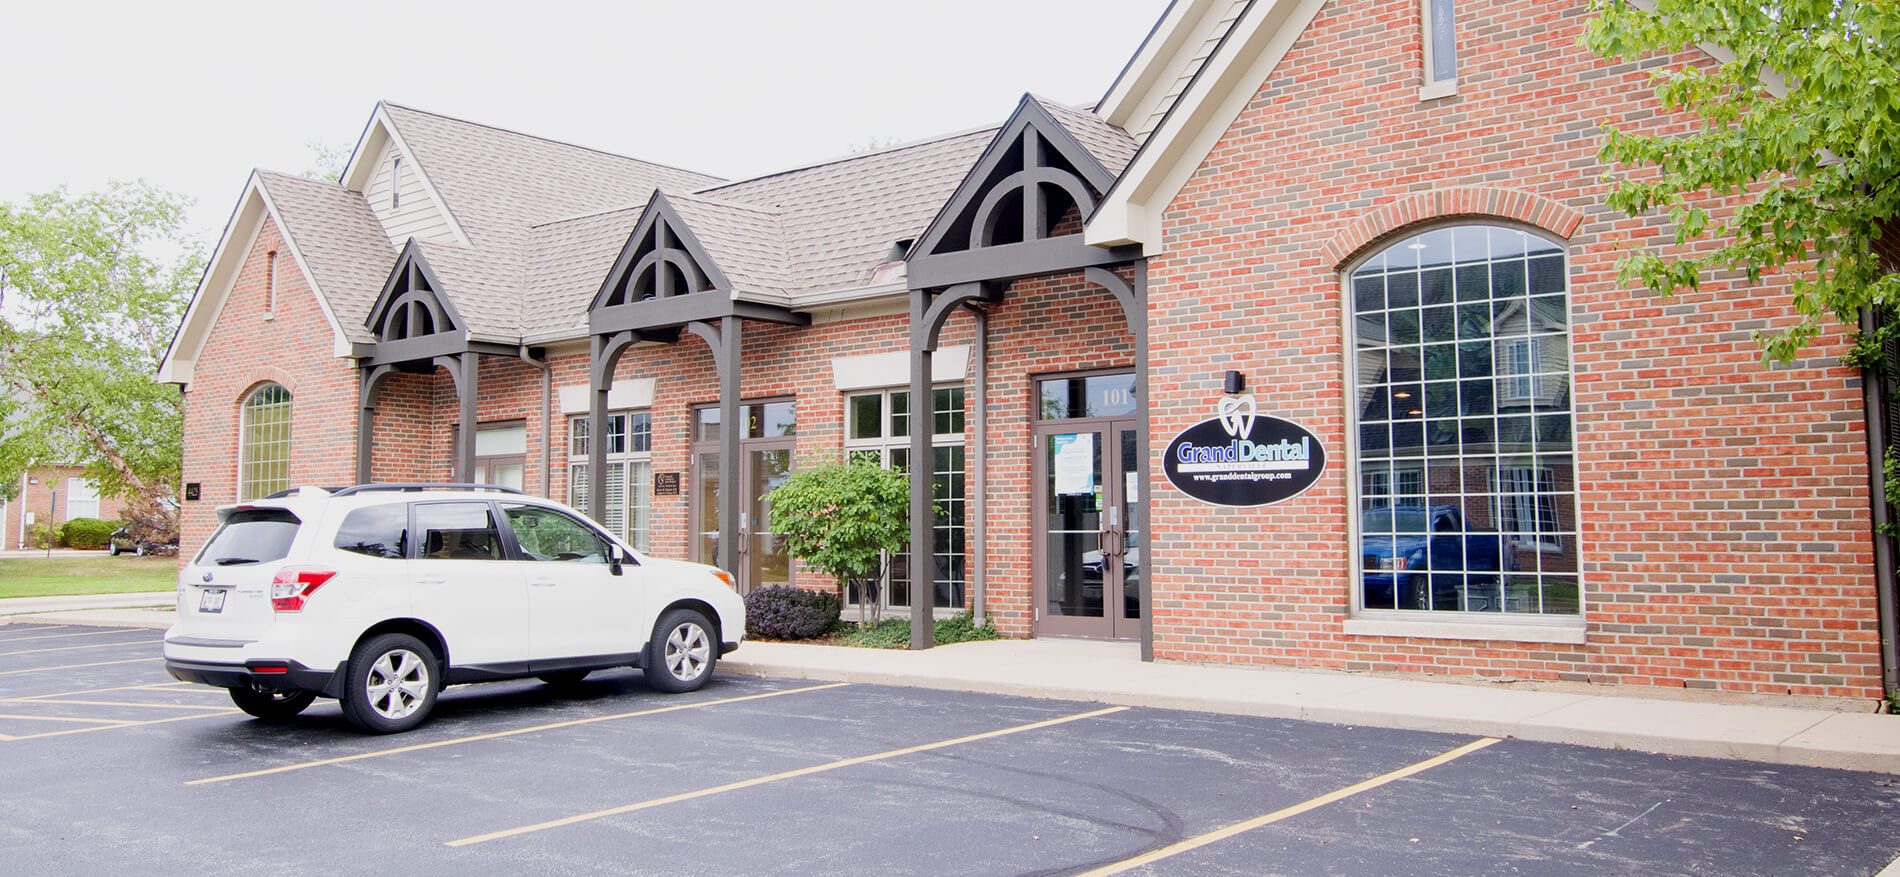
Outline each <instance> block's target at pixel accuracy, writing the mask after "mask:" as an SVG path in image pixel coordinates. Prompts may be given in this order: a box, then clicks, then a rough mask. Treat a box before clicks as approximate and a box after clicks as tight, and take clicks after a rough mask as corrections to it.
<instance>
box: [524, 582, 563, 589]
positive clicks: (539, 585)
mask: <svg viewBox="0 0 1900 877" xmlns="http://www.w3.org/2000/svg"><path fill="white" fill-rule="evenodd" d="M528 584H529V585H532V586H534V587H537V588H552V587H554V586H555V585H558V584H560V582H550V581H539V582H529V583H528Z"/></svg>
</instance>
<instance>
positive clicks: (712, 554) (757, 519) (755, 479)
mask: <svg viewBox="0 0 1900 877" xmlns="http://www.w3.org/2000/svg"><path fill="white" fill-rule="evenodd" d="M794 441H795V440H794V439H789V438H785V439H742V440H741V441H740V442H739V471H738V473H737V474H738V476H739V484H738V487H739V489H740V494H739V522H738V523H739V527H738V530H739V532H738V543H739V544H738V549H739V550H738V552H737V555H738V556H737V558H736V559H735V561H734V563H733V566H734V567H736V568H735V569H733V570H730V572H732V573H733V575H735V576H736V577H737V578H738V582H737V585H738V589H739V592H740V593H742V594H744V593H750V592H751V591H753V590H755V589H757V588H763V587H766V586H767V585H789V584H791V582H792V561H791V556H790V555H789V554H787V553H786V551H785V543H784V539H783V538H782V537H781V536H779V534H778V533H777V532H775V531H774V530H773V527H772V491H773V490H775V489H777V488H778V486H779V485H780V484H784V483H785V479H786V478H789V477H791V474H792V449H793V443H794ZM694 468H695V470H696V471H697V474H698V477H697V478H695V479H694V481H695V482H696V484H697V485H698V486H697V487H696V488H695V489H696V491H697V493H696V495H695V498H694V501H695V503H696V504H697V506H698V510H697V515H698V519H699V525H698V528H697V529H698V531H699V532H698V537H699V538H698V543H699V544H698V546H697V550H698V559H699V560H700V562H702V563H718V562H719V490H720V486H721V485H720V480H721V478H720V476H721V474H722V472H723V470H722V469H721V467H720V465H719V452H717V451H700V452H699V453H697V454H695V465H694Z"/></svg>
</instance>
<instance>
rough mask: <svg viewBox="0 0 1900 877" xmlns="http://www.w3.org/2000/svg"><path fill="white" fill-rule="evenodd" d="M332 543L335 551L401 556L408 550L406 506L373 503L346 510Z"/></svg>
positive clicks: (400, 557)
mask: <svg viewBox="0 0 1900 877" xmlns="http://www.w3.org/2000/svg"><path fill="white" fill-rule="evenodd" d="M335 545H336V547H337V549H338V550H339V551H349V552H354V553H356V554H365V555H368V556H370V557H385V558H389V559H391V560H400V559H402V557H403V556H404V555H406V554H407V553H408V551H409V506H408V505H406V504H401V503H398V504H394V505H377V506H369V507H368V508H360V509H357V510H355V511H353V512H350V513H349V515H347V516H345V517H344V518H343V525H342V526H340V527H338V528H337V530H336V543H335Z"/></svg>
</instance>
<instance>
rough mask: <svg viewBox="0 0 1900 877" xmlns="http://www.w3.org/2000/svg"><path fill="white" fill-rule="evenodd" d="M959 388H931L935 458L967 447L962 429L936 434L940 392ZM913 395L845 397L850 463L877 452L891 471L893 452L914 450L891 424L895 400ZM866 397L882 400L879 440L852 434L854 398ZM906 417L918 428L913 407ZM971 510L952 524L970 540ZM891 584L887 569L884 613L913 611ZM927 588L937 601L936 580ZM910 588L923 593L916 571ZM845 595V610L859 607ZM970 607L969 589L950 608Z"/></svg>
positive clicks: (856, 393)
mask: <svg viewBox="0 0 1900 877" xmlns="http://www.w3.org/2000/svg"><path fill="white" fill-rule="evenodd" d="M955 389H963V382H961V381H950V382H946V383H940V384H932V385H931V387H930V395H931V406H930V411H929V412H928V414H927V415H926V416H928V417H929V419H930V425H931V428H932V432H931V434H930V446H931V448H932V450H933V456H934V450H935V449H936V448H944V447H962V446H963V430H958V431H956V432H936V431H935V428H936V424H937V412H936V395H937V391H938V390H955ZM909 394H910V388H909V387H886V388H882V389H865V390H852V391H849V392H846V393H845V394H844V424H843V426H844V435H845V441H844V454H845V459H846V460H850V459H852V458H853V457H854V456H855V455H857V454H861V453H873V452H874V453H876V454H877V461H878V465H880V466H882V467H884V468H886V469H889V468H890V467H891V451H893V450H906V451H907V450H909V449H910V436H909V435H901V436H900V435H897V434H896V431H895V429H894V428H893V427H892V425H891V422H892V411H891V398H892V397H893V396H897V395H904V396H908V395H909ZM864 396H876V397H878V406H879V407H878V417H879V423H878V435H877V436H875V437H870V438H852V437H851V433H852V429H851V427H852V423H851V401H852V400H853V399H857V398H860V397H864ZM964 404H966V405H967V404H969V398H968V395H967V394H966V395H965V398H964ZM906 416H907V417H909V418H910V421H911V424H912V427H913V428H915V425H916V423H917V419H918V416H919V414H918V412H917V411H916V410H915V409H914V408H913V409H912V410H911V411H910V412H909V413H908V414H907V415H906ZM966 425H967V422H966ZM966 459H967V458H966ZM932 462H933V465H932V473H931V477H932V479H933V481H934V479H935V477H936V473H935V466H934V460H933V461H932ZM965 501H966V503H967V501H968V495H967V485H966V495H965ZM968 511H969V509H968V506H967V504H966V505H965V508H964V513H965V516H964V519H963V521H962V522H961V523H959V524H953V525H952V526H955V527H959V528H961V529H963V530H964V531H965V535H966V537H967V535H968V532H969V529H970V524H969V518H968ZM934 565H935V564H934V563H933V564H931V566H932V567H934ZM890 584H891V583H890V571H889V569H888V567H887V568H886V570H885V575H884V582H883V585H882V587H880V588H879V589H878V593H879V595H880V598H881V600H882V602H883V604H884V607H883V608H884V610H885V611H892V610H900V609H907V608H909V606H910V604H909V603H895V602H892V600H891V587H890ZM965 584H966V585H967V584H968V582H967V580H966V581H965ZM925 585H926V586H927V587H928V589H929V592H930V593H931V594H932V596H933V602H934V595H935V594H936V585H937V583H936V581H935V580H934V579H933V580H932V581H929V582H927V583H925ZM910 588H911V592H912V593H913V594H914V593H916V592H917V591H918V590H919V584H918V580H917V575H916V571H915V570H913V571H912V574H911V583H910ZM843 595H844V597H845V607H846V608H847V609H856V608H858V604H857V602H856V601H854V600H851V599H850V597H851V593H850V590H849V589H848V588H847V589H844V591H843ZM968 606H969V596H968V591H967V590H966V591H965V595H964V605H961V606H951V607H948V608H949V609H951V610H952V611H962V610H964V609H966V608H968ZM937 608H944V607H937Z"/></svg>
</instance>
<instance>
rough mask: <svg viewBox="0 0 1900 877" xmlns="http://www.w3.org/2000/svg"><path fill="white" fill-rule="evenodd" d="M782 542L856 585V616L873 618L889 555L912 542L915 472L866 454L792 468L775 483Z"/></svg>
mask: <svg viewBox="0 0 1900 877" xmlns="http://www.w3.org/2000/svg"><path fill="white" fill-rule="evenodd" d="M772 526H773V528H774V530H775V532H777V533H778V534H779V536H780V537H781V538H782V539H784V540H785V550H786V551H788V552H790V553H791V555H792V556H793V557H796V558H798V559H800V560H803V561H805V562H806V563H808V564H810V565H811V566H813V567H814V568H816V569H817V570H818V571H819V572H822V573H825V574H827V575H829V576H831V577H833V578H835V579H837V580H838V584H839V585H840V586H843V587H847V588H848V587H853V586H855V587H856V588H857V591H858V620H859V622H860V623H862V624H876V623H877V622H878V620H879V618H880V616H881V614H882V613H881V611H880V606H881V605H882V603H883V595H882V593H880V592H881V586H882V583H883V581H884V574H885V573H886V572H887V571H888V569H889V567H890V562H891V558H893V557H894V556H896V554H897V552H899V551H902V550H903V549H904V548H905V547H906V546H907V545H908V544H909V542H910V476H908V475H907V474H905V473H904V471H903V470H894V469H885V468H883V467H882V466H879V465H878V464H876V463H874V462H870V461H867V460H853V461H851V462H848V463H827V464H822V465H818V466H807V467H802V468H800V469H798V470H797V471H794V472H793V473H792V475H791V477H790V478H787V479H786V480H785V483H783V484H780V485H779V486H778V487H777V488H775V489H773V491H772Z"/></svg>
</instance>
